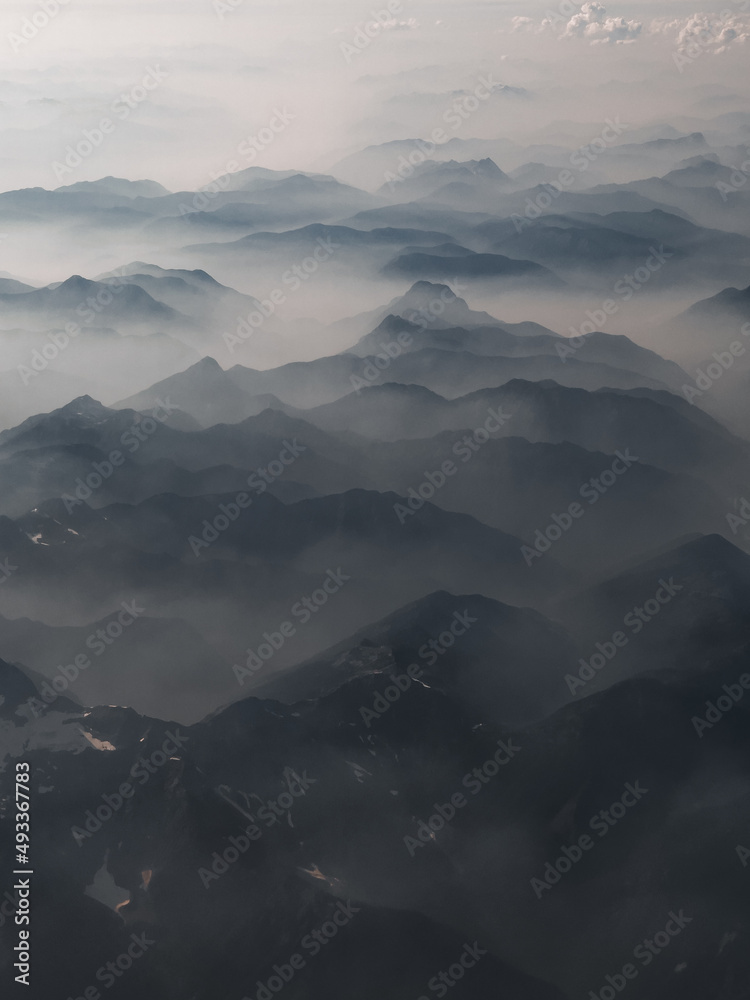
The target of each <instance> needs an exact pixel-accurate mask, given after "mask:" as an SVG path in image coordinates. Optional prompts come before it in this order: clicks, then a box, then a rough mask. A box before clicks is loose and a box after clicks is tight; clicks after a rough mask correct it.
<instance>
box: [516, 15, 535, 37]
mask: <svg viewBox="0 0 750 1000" xmlns="http://www.w3.org/2000/svg"><path fill="white" fill-rule="evenodd" d="M511 24H512V25H513V28H512V30H511V34H515V33H516V32H518V31H533V30H534V20H533V18H530V17H514V18H513V20H512V21H511Z"/></svg>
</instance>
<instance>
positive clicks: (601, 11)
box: [562, 2, 643, 45]
mask: <svg viewBox="0 0 750 1000" xmlns="http://www.w3.org/2000/svg"><path fill="white" fill-rule="evenodd" d="M642 31H643V23H642V22H641V21H628V20H626V19H625V18H624V17H610V16H609V15H608V13H607V8H606V7H605V6H604V5H603V4H601V3H596V2H592V3H585V4H584V5H583V7H582V8H581V11H580V13H578V14H574V15H573V17H571V19H570V20H569V21H568V24H567V26H566V28H565V31H564V32H563V36H562V37H563V38H584V39H586V40H587V41H589V42H590V43H591V44H592V45H601V44H612V45H627V44H629V43H631V42H634V41H635V40H636V38H638V36H639V35H640V34H641V32H642Z"/></svg>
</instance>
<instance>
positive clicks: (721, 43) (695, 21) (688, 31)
mask: <svg viewBox="0 0 750 1000" xmlns="http://www.w3.org/2000/svg"><path fill="white" fill-rule="evenodd" d="M748 38H750V25H748V24H747V22H743V21H742V20H741V19H740V18H738V17H737V16H736V15H731V16H729V17H727V16H726V15H725V16H722V15H719V14H693V16H692V17H690V18H688V19H687V21H685V22H684V24H683V25H682V27H681V29H680V32H679V34H678V36H677V47H678V48H679V50H680V52H683V53H685V54H686V55H690V54H691V53H695V52H696V51H706V50H710V51H712V52H714V53H715V54H716V55H718V54H720V53H722V52H726V51H727V50H728V48H729V46H730V45H732V44H733V43H734V42H739V43H740V44H742V43H743V42H746V41H747V40H748Z"/></svg>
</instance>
